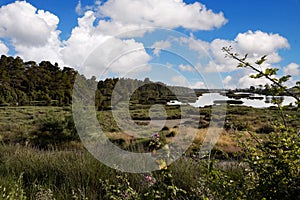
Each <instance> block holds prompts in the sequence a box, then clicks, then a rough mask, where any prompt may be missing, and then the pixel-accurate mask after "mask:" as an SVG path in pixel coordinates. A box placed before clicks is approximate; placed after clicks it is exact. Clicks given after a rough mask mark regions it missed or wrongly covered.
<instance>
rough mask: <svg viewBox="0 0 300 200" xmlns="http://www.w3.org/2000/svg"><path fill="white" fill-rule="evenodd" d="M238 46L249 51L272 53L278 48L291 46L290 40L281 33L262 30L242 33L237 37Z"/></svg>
mask: <svg viewBox="0 0 300 200" xmlns="http://www.w3.org/2000/svg"><path fill="white" fill-rule="evenodd" d="M235 42H236V43H237V46H238V47H239V48H240V49H241V50H243V51H245V52H248V53H258V54H271V53H273V52H274V51H276V50H278V49H283V48H289V47H290V45H289V43H288V40H287V39H286V38H284V37H282V36H280V35H279V34H272V33H270V34H268V33H264V32H262V31H255V32H253V31H248V32H246V33H240V34H238V36H237V37H236V38H235Z"/></svg>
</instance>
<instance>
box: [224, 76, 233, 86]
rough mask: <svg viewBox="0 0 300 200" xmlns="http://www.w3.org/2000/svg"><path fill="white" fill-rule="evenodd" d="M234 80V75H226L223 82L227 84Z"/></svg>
mask: <svg viewBox="0 0 300 200" xmlns="http://www.w3.org/2000/svg"><path fill="white" fill-rule="evenodd" d="M231 80H232V77H231V76H226V77H225V78H224V79H223V81H222V82H223V84H225V85H229V83H230V81H231Z"/></svg>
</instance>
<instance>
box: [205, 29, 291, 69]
mask: <svg viewBox="0 0 300 200" xmlns="http://www.w3.org/2000/svg"><path fill="white" fill-rule="evenodd" d="M228 46H231V47H232V48H233V51H234V53H238V54H239V55H240V57H242V56H244V55H245V54H246V53H247V54H248V58H247V61H248V62H250V63H255V62H256V61H257V60H259V59H260V58H261V56H263V55H267V61H266V62H265V63H264V64H263V65H262V67H263V68H266V67H268V66H270V65H271V64H274V63H278V62H280V61H281V57H280V56H279V53H278V50H280V49H285V48H289V43H288V40H287V39H286V38H284V37H282V36H280V35H278V34H272V33H264V32H262V31H255V32H253V31H248V32H246V33H239V34H238V35H237V37H236V38H235V39H234V40H233V41H230V40H222V39H215V40H214V41H212V42H211V44H210V54H211V57H212V60H211V61H210V62H209V64H208V65H207V66H206V69H205V70H206V71H207V72H230V71H234V70H236V66H237V64H238V62H237V61H235V60H233V59H231V58H226V57H225V53H224V52H223V51H222V47H228Z"/></svg>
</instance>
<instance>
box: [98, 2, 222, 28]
mask: <svg viewBox="0 0 300 200" xmlns="http://www.w3.org/2000/svg"><path fill="white" fill-rule="evenodd" d="M99 12H100V13H101V14H102V15H103V16H106V17H109V18H110V21H109V22H111V23H112V24H115V23H117V22H119V23H121V24H123V25H129V26H131V25H134V24H135V25H140V24H142V25H144V26H145V27H163V28H171V29H172V28H178V27H183V28H186V29H191V30H211V29H213V28H219V27H221V26H222V25H224V24H225V23H226V22H227V20H226V19H225V17H224V15H223V13H222V12H220V13H214V12H213V11H212V10H208V9H207V8H206V7H205V5H203V4H201V3H199V2H195V3H193V4H186V3H185V2H183V1H182V0H178V1H174V0H164V1H161V0H108V1H107V2H106V3H105V4H104V5H102V6H100V7H99ZM164 13H166V14H164Z"/></svg>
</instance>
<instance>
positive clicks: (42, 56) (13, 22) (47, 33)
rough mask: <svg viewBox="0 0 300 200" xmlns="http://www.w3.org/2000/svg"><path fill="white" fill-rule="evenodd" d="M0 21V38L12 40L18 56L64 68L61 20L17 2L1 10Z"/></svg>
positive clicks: (24, 3) (46, 12)
mask: <svg viewBox="0 0 300 200" xmlns="http://www.w3.org/2000/svg"><path fill="white" fill-rule="evenodd" d="M0 18H1V20H0V37H2V38H7V39H9V40H11V42H12V45H13V46H14V50H15V51H16V55H18V56H20V57H22V58H23V59H25V60H35V61H37V62H40V61H42V60H50V61H54V62H59V63H60V64H63V61H62V59H61V57H60V55H59V51H60V48H61V41H60V40H59V34H60V31H59V30H57V25H58V23H59V19H58V17H57V16H55V15H54V14H52V13H50V12H48V11H44V10H38V9H36V8H35V7H34V6H32V5H31V4H29V3H27V2H26V1H16V2H15V3H11V4H8V5H5V6H2V7H1V8H0Z"/></svg>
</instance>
